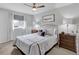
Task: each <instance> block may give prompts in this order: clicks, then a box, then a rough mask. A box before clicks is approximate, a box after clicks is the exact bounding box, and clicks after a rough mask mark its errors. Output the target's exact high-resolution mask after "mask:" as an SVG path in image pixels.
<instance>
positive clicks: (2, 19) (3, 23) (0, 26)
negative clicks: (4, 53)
mask: <svg viewBox="0 0 79 59" xmlns="http://www.w3.org/2000/svg"><path fill="white" fill-rule="evenodd" d="M10 25H11V18H10V12H9V11H7V10H4V9H0V43H2V42H7V41H9V40H10V39H11V36H10V35H11V26H10Z"/></svg>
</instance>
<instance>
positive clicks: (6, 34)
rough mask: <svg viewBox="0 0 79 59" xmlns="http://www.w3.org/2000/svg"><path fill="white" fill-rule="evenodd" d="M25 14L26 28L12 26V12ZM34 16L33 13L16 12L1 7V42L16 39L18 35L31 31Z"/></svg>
mask: <svg viewBox="0 0 79 59" xmlns="http://www.w3.org/2000/svg"><path fill="white" fill-rule="evenodd" d="M14 13H16V14H20V15H24V17H25V22H26V28H25V29H16V30H13V28H12V20H13V18H12V16H13V15H12V14H14ZM33 20H34V17H33V15H28V14H23V13H20V12H14V11H10V10H6V9H2V8H1V9H0V43H3V42H7V41H9V40H14V39H15V38H16V36H19V35H25V34H30V33H31V28H32V25H33Z"/></svg>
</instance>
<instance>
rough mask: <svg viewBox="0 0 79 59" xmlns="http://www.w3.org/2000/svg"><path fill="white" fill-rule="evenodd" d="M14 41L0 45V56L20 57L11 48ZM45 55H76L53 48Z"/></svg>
mask: <svg viewBox="0 0 79 59" xmlns="http://www.w3.org/2000/svg"><path fill="white" fill-rule="evenodd" d="M13 43H14V41H9V42H6V43H0V55H22V53H21V51H20V50H18V49H17V48H16V47H14V46H13ZM47 55H76V53H74V52H72V51H69V50H67V49H64V48H59V47H58V46H55V47H54V48H53V49H52V50H51V51H50V52H49V53H48V54H47Z"/></svg>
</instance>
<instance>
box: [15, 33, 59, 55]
mask: <svg viewBox="0 0 79 59" xmlns="http://www.w3.org/2000/svg"><path fill="white" fill-rule="evenodd" d="M57 41H58V40H57V35H53V36H49V35H45V36H44V37H43V36H40V35H38V34H37V33H34V34H28V35H23V36H18V37H17V38H16V42H15V45H16V46H17V47H18V48H19V49H20V50H21V51H22V52H23V53H24V54H26V55H44V54H45V52H46V51H48V50H49V49H50V48H51V47H53V46H54V45H55V44H56V43H57Z"/></svg>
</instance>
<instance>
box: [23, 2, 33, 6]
mask: <svg viewBox="0 0 79 59" xmlns="http://www.w3.org/2000/svg"><path fill="white" fill-rule="evenodd" d="M24 5H25V6H28V7H32V6H30V5H28V4H25V3H24Z"/></svg>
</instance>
